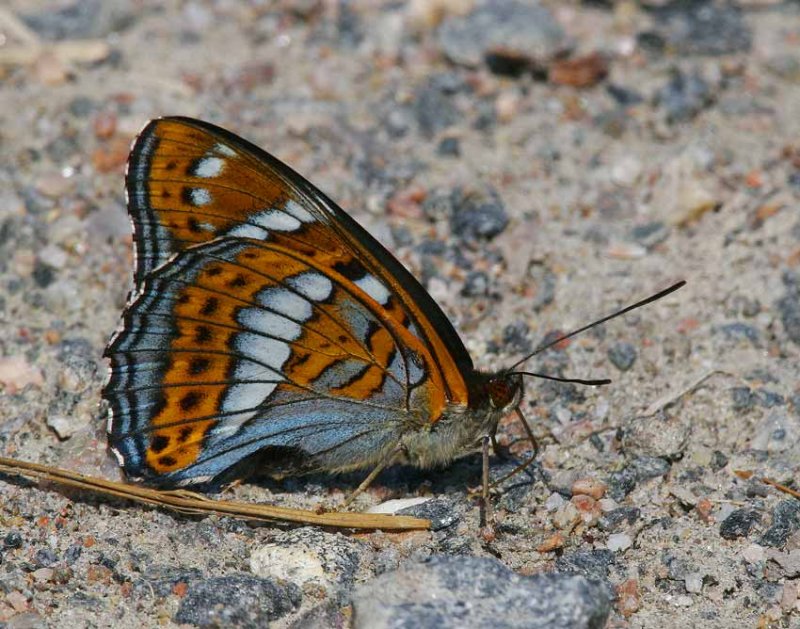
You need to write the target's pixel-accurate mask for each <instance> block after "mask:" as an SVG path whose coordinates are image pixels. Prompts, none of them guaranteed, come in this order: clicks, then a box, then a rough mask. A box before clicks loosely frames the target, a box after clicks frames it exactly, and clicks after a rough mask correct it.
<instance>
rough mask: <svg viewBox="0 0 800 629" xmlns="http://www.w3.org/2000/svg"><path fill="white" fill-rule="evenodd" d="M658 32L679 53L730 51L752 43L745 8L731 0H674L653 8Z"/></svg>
mask: <svg viewBox="0 0 800 629" xmlns="http://www.w3.org/2000/svg"><path fill="white" fill-rule="evenodd" d="M653 13H654V18H655V20H654V21H655V24H656V29H655V30H656V33H658V34H659V35H660V36H661V37H662V38H663V40H664V42H665V44H666V46H667V47H668V48H669V49H670V50H671V51H674V52H675V53H676V54H683V55H686V54H690V55H710V56H714V55H727V54H731V53H734V52H746V51H748V50H750V46H751V44H752V39H753V37H752V34H751V33H750V29H749V28H748V27H747V24H746V23H745V21H744V19H743V17H742V10H741V9H740V8H738V7H736V6H734V4H733V3H731V2H713V1H711V0H688V1H687V0H672V1H671V2H668V3H666V4H664V5H663V6H661V7H657V8H655V9H653Z"/></svg>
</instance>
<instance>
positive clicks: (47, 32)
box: [20, 0, 133, 41]
mask: <svg viewBox="0 0 800 629" xmlns="http://www.w3.org/2000/svg"><path fill="white" fill-rule="evenodd" d="M128 11H129V9H126V3H124V2H122V3H120V2H102V0H78V1H76V2H73V3H71V4H66V5H62V6H61V7H59V8H53V7H50V8H48V9H47V10H45V11H41V12H40V13H29V14H23V15H21V16H20V17H21V18H22V20H23V21H24V22H25V23H26V24H27V25H28V26H29V27H30V28H31V29H32V30H33V31H34V32H36V33H37V34H38V35H40V36H41V37H42V38H43V39H46V40H50V41H61V40H65V39H89V38H92V37H102V36H106V35H108V34H110V33H111V32H113V31H120V30H123V29H125V28H126V27H127V26H129V25H130V24H131V23H132V20H133V16H132V14H131V13H129V12H128Z"/></svg>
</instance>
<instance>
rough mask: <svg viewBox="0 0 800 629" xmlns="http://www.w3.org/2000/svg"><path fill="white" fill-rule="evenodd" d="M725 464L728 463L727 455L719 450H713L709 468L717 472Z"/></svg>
mask: <svg viewBox="0 0 800 629" xmlns="http://www.w3.org/2000/svg"><path fill="white" fill-rule="evenodd" d="M727 464H728V457H727V456H725V454H724V453H722V452H720V451H719V450H714V453H713V454H712V457H711V469H712V470H713V471H714V472H718V471H719V470H721V469H722V468H723V467H725V466H726V465H727Z"/></svg>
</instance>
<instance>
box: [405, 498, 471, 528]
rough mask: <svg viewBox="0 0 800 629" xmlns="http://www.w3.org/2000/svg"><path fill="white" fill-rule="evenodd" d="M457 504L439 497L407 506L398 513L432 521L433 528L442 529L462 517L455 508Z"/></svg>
mask: <svg viewBox="0 0 800 629" xmlns="http://www.w3.org/2000/svg"><path fill="white" fill-rule="evenodd" d="M455 506H456V505H455V504H454V503H452V502H451V501H450V500H444V499H441V498H437V499H434V500H428V501H427V502H423V503H422V504H418V505H414V506H412V507H406V508H405V509H401V510H400V511H398V512H397V514H398V515H410V516H413V517H415V518H423V519H425V520H430V521H431V530H433V531H440V530H442V529H445V528H447V527H449V526H452V525H453V524H455V523H456V522H458V521H459V520H460V519H461V516H460V514H458V513H457V512H456V510H455Z"/></svg>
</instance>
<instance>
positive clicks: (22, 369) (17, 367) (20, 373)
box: [0, 356, 44, 395]
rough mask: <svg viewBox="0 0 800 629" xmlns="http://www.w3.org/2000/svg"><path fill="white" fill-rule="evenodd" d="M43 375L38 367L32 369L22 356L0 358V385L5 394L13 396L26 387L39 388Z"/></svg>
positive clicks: (42, 382)
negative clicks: (3, 388)
mask: <svg viewBox="0 0 800 629" xmlns="http://www.w3.org/2000/svg"><path fill="white" fill-rule="evenodd" d="M43 384H44V375H43V374H42V372H41V370H40V369H39V368H38V367H34V366H33V365H31V364H30V363H29V362H28V361H27V360H25V357H24V356H6V357H3V358H0V385H2V386H3V387H5V391H6V393H9V394H12V395H13V394H14V393H16V392H17V391H19V390H20V389H23V388H24V387H26V386H28V385H33V386H35V387H41V386H42V385H43Z"/></svg>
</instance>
